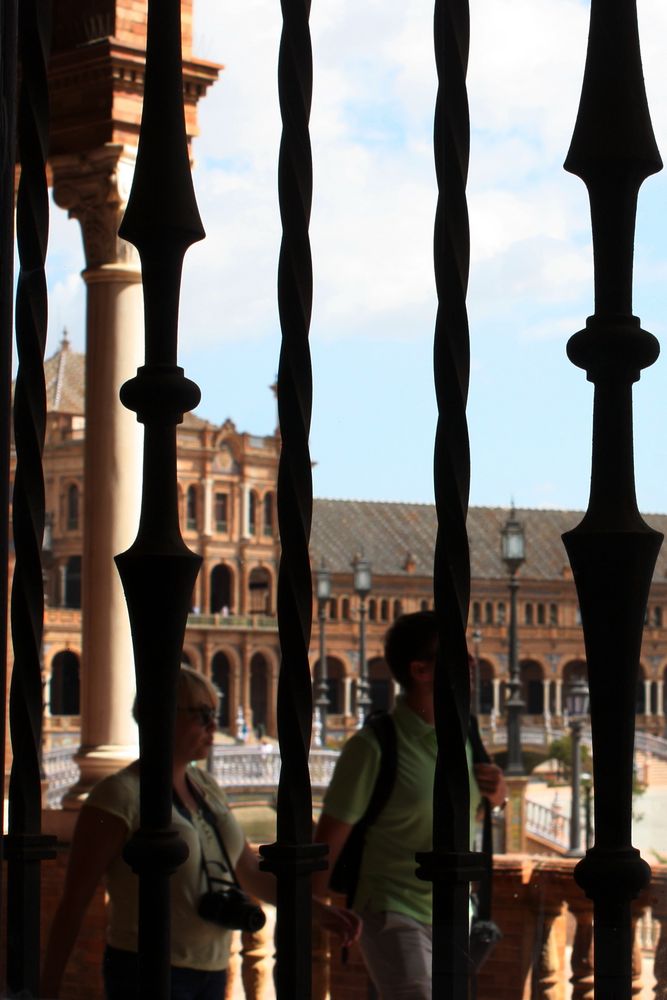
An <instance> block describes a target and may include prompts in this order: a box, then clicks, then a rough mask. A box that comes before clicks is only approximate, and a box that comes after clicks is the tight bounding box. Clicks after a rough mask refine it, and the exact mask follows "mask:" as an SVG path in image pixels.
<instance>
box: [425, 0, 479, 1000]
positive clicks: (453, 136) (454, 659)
mask: <svg viewBox="0 0 667 1000" xmlns="http://www.w3.org/2000/svg"><path fill="white" fill-rule="evenodd" d="M434 17H435V20H434V42H435V56H436V66H437V71H438V95H437V99H436V110H435V134H434V152H435V166H436V176H437V180H438V205H437V209H436V219H435V232H434V264H435V279H436V288H437V293H438V313H437V318H436V327H435V341H434V370H435V386H436V395H437V400H438V426H437V432H436V441H435V469H434V472H435V501H436V511H437V516H438V534H437V540H436V549H435V564H434V571H433V577H434V579H433V589H434V598H435V610H436V616H437V620H438V632H439V637H440V643H439V655H438V660H437V667H436V675H435V693H434V695H435V700H434V708H435V727H436V732H437V739H438V757H437V762H436V770H435V788H434V796H433V849H432V851H431V852H430V853H428V854H420V855H418V856H417V860H418V862H419V864H420V865H421V867H420V869H419V870H418V875H419V877H420V878H423V879H426V880H429V881H432V882H433V995H434V996H436V995H437V996H438V997H444V998H447V1000H449V998H454V1000H459V998H460V1000H464V998H467V997H468V995H469V994H468V977H469V972H470V960H469V957H468V949H469V935H468V912H469V883H470V881H471V880H474V879H477V878H479V877H480V876H481V856H480V855H478V854H473V853H472V852H471V851H470V815H469V814H470V790H469V778H468V763H467V757H466V740H467V734H468V721H469V716H470V677H469V669H468V651H467V645H466V623H467V618H468V604H469V600H470V555H469V551H468V538H467V533H466V517H467V513H468V495H469V488H470V451H469V444H468V429H467V423H466V402H467V396H468V381H469V375H470V344H469V338H468V317H467V311H466V292H467V287H468V267H469V259H470V235H469V226H468V209H467V202H466V183H467V176H468V157H469V150H470V123H469V117H468V100H467V93H466V72H467V63H468V48H469V39H470V23H469V22H470V16H469V9H468V3H467V0H437V2H436V4H435V15H434Z"/></svg>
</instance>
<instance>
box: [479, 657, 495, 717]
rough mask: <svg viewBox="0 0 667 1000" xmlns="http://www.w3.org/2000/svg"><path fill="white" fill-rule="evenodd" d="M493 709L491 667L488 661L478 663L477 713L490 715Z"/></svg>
mask: <svg viewBox="0 0 667 1000" xmlns="http://www.w3.org/2000/svg"><path fill="white" fill-rule="evenodd" d="M492 709H493V667H492V666H491V664H490V663H489V661H488V660H480V661H479V711H480V715H490V714H491V711H492Z"/></svg>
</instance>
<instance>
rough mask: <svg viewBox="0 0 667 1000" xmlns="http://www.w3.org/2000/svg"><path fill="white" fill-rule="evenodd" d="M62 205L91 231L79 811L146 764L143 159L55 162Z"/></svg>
mask: <svg viewBox="0 0 667 1000" xmlns="http://www.w3.org/2000/svg"><path fill="white" fill-rule="evenodd" d="M52 167H53V178H54V198H55V200H56V202H57V204H58V205H60V206H61V207H63V208H67V209H68V212H69V215H70V218H75V219H77V220H78V221H79V222H80V224H81V229H82V234H83V244H84V250H85V254H86V269H85V271H84V272H83V278H84V281H85V282H86V286H87V314H86V437H85V451H84V497H85V509H84V532H83V537H84V546H83V559H82V623H83V624H82V628H83V635H82V670H81V748H80V750H79V754H78V756H77V762H78V764H79V766H80V768H81V778H80V781H79V783H78V785H77V786H75V788H74V789H72V791H71V793H70V795H69V796H68V802H69V804H70V805H73V806H74V805H76V803H77V802H78V801H80V799H81V797H82V796H83V795H84V794H85V793H86V792H87V791H88V790H89V789H90V787H91V786H92V785H93V784H94V783H95V782H96V781H97V780H99V778H101V777H103V776H104V775H106V774H109V773H111V772H113V771H115V770H117V769H118V768H119V767H120V766H122V765H123V764H125V763H127V761H128V760H129V759H132V758H133V757H135V756H136V755H137V732H136V726H135V723H134V721H133V719H132V714H131V711H132V702H133V698H134V691H135V677H134V659H133V651H132V642H131V636H130V626H129V620H128V614H127V607H126V604H125V598H124V596H123V590H122V587H121V584H120V577H119V576H118V573H117V570H116V567H115V564H114V561H113V559H114V556H115V555H117V554H118V553H120V552H122V551H124V550H125V549H126V548H128V547H129V546H130V545H131V544H132V542H133V540H134V538H135V536H136V533H137V527H138V524H139V506H140V495H141V494H140V490H141V464H142V436H141V428H140V425H139V424H138V423H137V421H136V418H135V416H134V414H132V413H130V412H129V411H128V410H127V409H125V407H124V406H122V405H121V402H120V399H119V396H118V394H119V390H120V387H121V385H122V384H123V382H125V381H126V380H127V379H129V378H131V377H133V376H134V375H135V374H136V370H137V368H138V367H139V366H140V365H141V364H142V363H143V296H142V288H141V272H140V269H139V264H138V259H137V257H136V254H135V251H134V249H133V248H132V247H130V246H129V244H127V243H125V242H124V241H123V240H120V239H119V238H118V236H117V229H118V225H119V223H120V220H121V218H122V214H123V211H124V208H125V203H126V199H127V196H128V194H129V188H130V183H131V179H132V171H133V169H134V155H133V154H132V153H131V152H129V151H128V150H126V149H125V148H124V147H123V146H121V145H115V144H111V143H109V144H107V145H106V146H104V147H102V148H100V149H98V150H96V151H94V152H92V153H90V154H88V155H85V156H60V157H56V158H55V159H54V161H53V162H52Z"/></svg>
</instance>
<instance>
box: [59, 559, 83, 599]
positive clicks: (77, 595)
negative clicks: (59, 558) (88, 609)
mask: <svg viewBox="0 0 667 1000" xmlns="http://www.w3.org/2000/svg"><path fill="white" fill-rule="evenodd" d="M63 597H64V602H63V603H64V605H65V607H66V608H80V607H81V556H70V557H69V559H68V560H67V565H66V566H65V593H64V595H63Z"/></svg>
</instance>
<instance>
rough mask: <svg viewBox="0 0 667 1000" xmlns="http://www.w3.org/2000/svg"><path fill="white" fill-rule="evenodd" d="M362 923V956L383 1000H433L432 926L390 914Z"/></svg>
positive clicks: (369, 915) (366, 914)
mask: <svg viewBox="0 0 667 1000" xmlns="http://www.w3.org/2000/svg"><path fill="white" fill-rule="evenodd" d="M361 919H362V920H363V929H362V932H361V952H362V954H363V956H364V962H365V963H366V968H367V969H368V974H369V975H370V977H371V979H372V980H373V983H374V984H375V988H376V989H377V991H378V993H379V994H380V998H381V1000H431V954H432V936H431V925H430V924H422V923H420V922H419V921H418V920H414V919H413V918H412V917H408V916H406V915H405V914H403V913H394V912H391V911H389V912H382V913H371V912H370V911H369V910H365V911H364V912H363V913H362V914H361Z"/></svg>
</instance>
